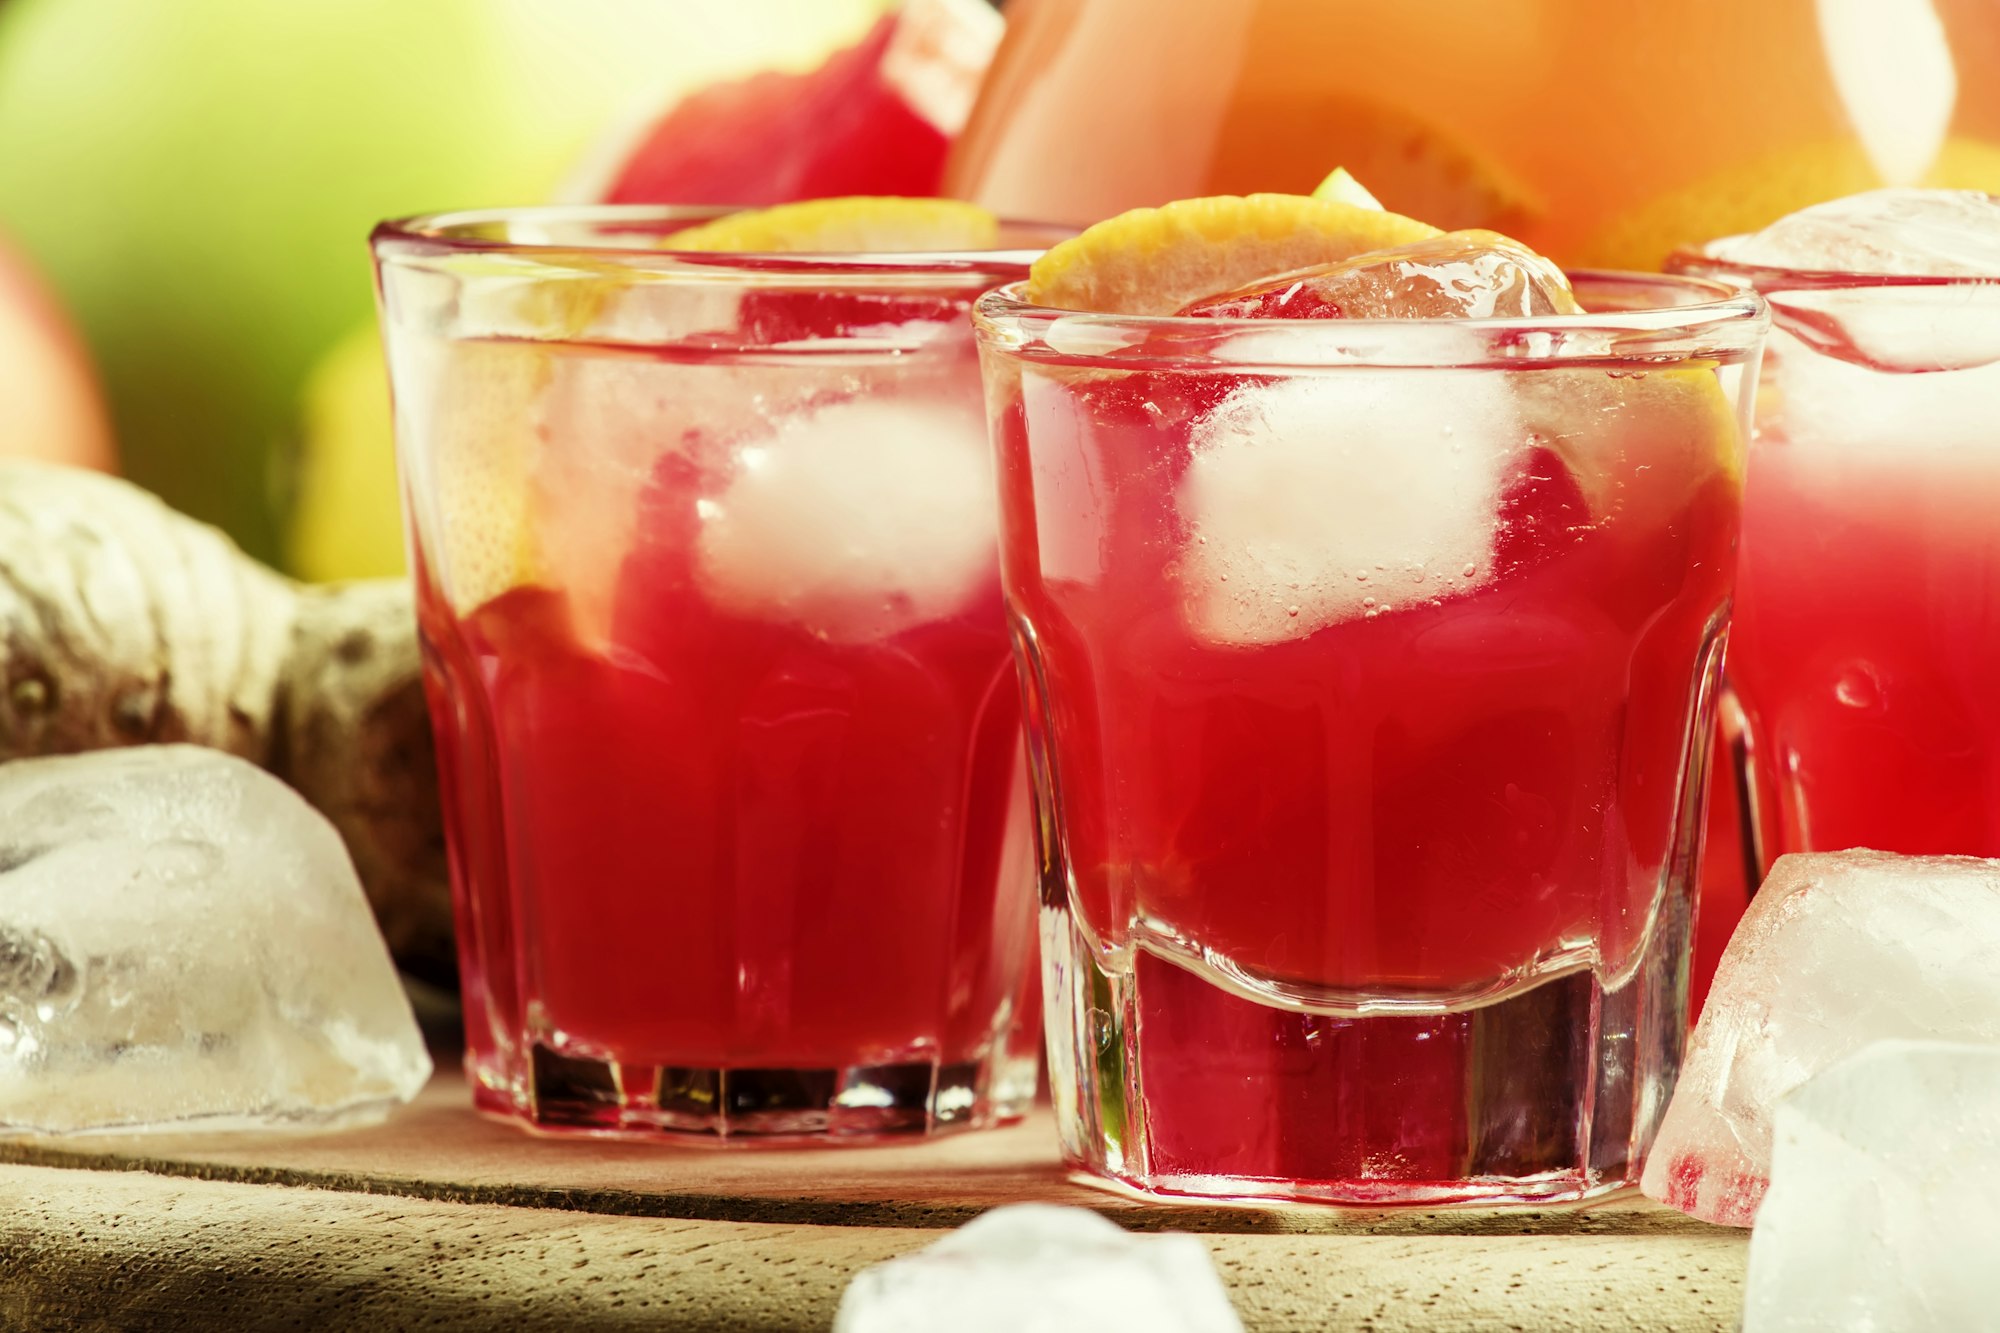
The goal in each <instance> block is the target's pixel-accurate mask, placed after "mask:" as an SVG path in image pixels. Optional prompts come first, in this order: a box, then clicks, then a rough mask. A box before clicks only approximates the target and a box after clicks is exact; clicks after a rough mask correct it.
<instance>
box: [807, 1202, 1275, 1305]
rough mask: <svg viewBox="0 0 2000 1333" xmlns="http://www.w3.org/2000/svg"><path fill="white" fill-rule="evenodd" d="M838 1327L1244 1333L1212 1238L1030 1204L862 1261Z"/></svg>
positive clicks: (1077, 1210)
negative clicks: (1136, 1230)
mask: <svg viewBox="0 0 2000 1333" xmlns="http://www.w3.org/2000/svg"><path fill="white" fill-rule="evenodd" d="M833 1327H834V1333H933V1331H934V1330H937V1329H951V1330H953V1333H1044V1331H1045V1330H1046V1333H1057V1331H1058V1330H1069V1329H1088V1330H1091V1333H1127V1331H1128V1330H1129V1333H1241V1330H1242V1327H1243V1325H1242V1323H1241V1322H1240V1321H1239V1320H1238V1319H1237V1318H1236V1312H1235V1310H1234V1309H1232V1308H1231V1306H1230V1304H1229V1296H1228V1294H1227V1293H1226V1292H1224V1291H1223V1289H1222V1281H1221V1279H1220V1278H1218V1277H1217V1276H1216V1273H1215V1264H1214V1262H1213V1260H1211V1259H1210V1258H1209V1254H1208V1248H1207V1247H1206V1246H1205V1245H1203V1244H1202V1243H1201V1242H1200V1241H1199V1240H1197V1239H1196V1238H1195V1237H1193V1236H1187V1235H1181V1234H1178V1233H1174V1232H1168V1233H1165V1234H1155V1235H1136V1234H1133V1233H1131V1232H1128V1231H1126V1230H1124V1229H1123V1228H1122V1227H1120V1226H1118V1225H1117V1224H1116V1223H1113V1222H1111V1221H1108V1220H1107V1219H1105V1218H1103V1217H1101V1216H1099V1215H1098V1214H1096V1213H1094V1212H1091V1211H1089V1210H1088V1209H1084V1208H1063V1207H1058V1206H1056V1205H1054V1204H1043V1203H1021V1204H1013V1205H1010V1206H1009V1207H1005V1208H996V1209H994V1210H993V1211H992V1212H989V1213H984V1214H981V1215H980V1216H979V1217H977V1218H974V1219H973V1220H972V1221H971V1222H968V1223H967V1224H966V1225H965V1226H963V1227H960V1228H959V1229H958V1230H957V1231H954V1232H952V1233H951V1234H949V1235H947V1236H946V1237H945V1238H944V1239H943V1240H940V1241H938V1242H937V1243H936V1244H935V1245H931V1246H929V1247H927V1248H925V1249H922V1250H918V1251H917V1252H916V1253H914V1254H906V1255H903V1256H902V1257H900V1258H896V1259H891V1260H889V1261H888V1262H887V1263H884V1264H878V1265H876V1266H875V1267H873V1268H869V1269H865V1270H863V1271H862V1272H861V1273H860V1274H859V1275H857V1276H856V1277H855V1279H854V1281H853V1283H852V1284H851V1285H850V1286H849V1287H848V1289H847V1291H846V1292H845V1293H844V1294H843V1295H842V1296H841V1299H840V1310H839V1313H838V1314H837V1315H835V1317H834V1323H833Z"/></svg>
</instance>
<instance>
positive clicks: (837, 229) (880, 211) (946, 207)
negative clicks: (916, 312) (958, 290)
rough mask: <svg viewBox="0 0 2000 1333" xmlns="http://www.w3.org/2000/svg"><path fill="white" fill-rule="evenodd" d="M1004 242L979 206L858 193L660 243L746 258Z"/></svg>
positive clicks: (747, 216) (736, 217)
mask: <svg viewBox="0 0 2000 1333" xmlns="http://www.w3.org/2000/svg"><path fill="white" fill-rule="evenodd" d="M999 238H1000V223H999V220H998V219H997V218H995V217H994V216H993V215H992V214H991V213H989V212H987V211H986V210H985V209H983V208H981V207H979V206H978V205H977V204H968V203H964V202H962V201H960V200H957V199H904V198H899V197H894V196H872V195H853V196H849V197H846V198H841V199H810V200H807V201H806V202H805V203H801V204H780V205H778V206H777V207H776V208H760V209H757V210H755V211H753V212H748V213H731V214H730V215H729V216H728V217H723V218H717V219H716V220H715V221H713V222H705V223H703V224H702V225H700V226H698V227H690V228H688V229H687V230H686V231H677V232H675V233H674V234H673V235H671V236H668V237H666V238H665V239H664V240H663V241H662V242H661V248H662V249H667V250H710V251H712V250H732V251H737V252H739V253H743V254H799V253H818V254H845V253H857V252H866V251H871V250H880V251H884V252H888V253H896V252H910V251H928V250H990V249H992V248H993V247H994V245H995V244H997V243H998V241H999Z"/></svg>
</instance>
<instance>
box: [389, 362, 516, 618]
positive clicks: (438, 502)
mask: <svg viewBox="0 0 2000 1333" xmlns="http://www.w3.org/2000/svg"><path fill="white" fill-rule="evenodd" d="M422 354H423V355H425V356H427V357H428V356H436V357H437V358H438V360H437V362H436V364H435V365H434V366H433V367H431V368H429V369H428V370H427V371H423V372H421V373H420V371H419V368H418V367H415V366H413V367H411V368H410V371H408V372H403V373H402V374H401V378H400V379H399V380H398V385H397V387H398V389H399V390H402V389H404V386H405V385H406V384H407V385H414V386H418V387H417V388H416V389H415V390H414V391H405V392H403V393H402V395H401V397H400V398H399V401H398V404H397V406H398V407H399V408H402V409H403V411H405V412H406V413H408V414H409V416H410V418H411V423H410V424H411V427H412V428H413V429H414V430H416V431H417V433H418V439H419V441H420V442H421V445H422V452H424V453H426V454H428V455H429V458H430V467H431V469H432V470H433V473H434V475H433V476H432V478H431V480H430V483H429V485H428V486H420V487H418V488H416V489H417V491H418V493H419V494H421V493H423V492H424V491H426V490H427V491H428V492H429V493H430V494H431V496H432V497H433V498H432V500H431V504H432V506H433V510H432V514H433V516H434V521H435V523H436V525H437V528H436V532H435V534H434V540H435V544H436V549H437V550H438V551H439V552H440V553H441V554H442V556H443V559H442V561H440V562H438V563H439V564H440V565H441V566H442V567H441V568H439V569H436V570H434V571H433V573H434V574H435V575H437V576H438V577H439V579H440V581H441V582H442V583H443V585H444V590H445V595H446V598H447V600H448V601H449V602H450V604H451V607H452V609H453V610H454V611H456V612H457V613H458V614H459V615H462V616H463V615H470V614H471V613H472V612H473V611H474V610H476V609H477V608H478V607H479V606H481V605H482V604H483V603H485V602H488V601H491V600H492V599H493V598H495V597H498V596H499V595H500V594H501V593H503V592H506V591H507V590H508V589H509V588H514V587H519V586H522V585H525V584H531V583H537V582H546V581H548V579H549V577H550V575H549V571H548V570H546V569H545V568H543V565H544V563H545V562H544V561H543V559H542V558H541V550H540V545H539V542H538V540H537V535H536V532H535V525H534V524H533V522H532V514H531V512H530V511H531V503H530V501H531V492H530V482H529V478H530V477H531V476H532V475H533V473H534V471H535V469H536V466H537V464H538V463H539V462H540V460H541V455H542V432H541V419H542V400H543V397H544V395H545V394H546V392H547V389H548V386H549V381H550V378H551V374H552V370H553V362H552V360H551V358H550V356H549V354H548V353H547V352H546V351H545V350H543V349H542V348H540V347H538V346H536V345H535V344H533V343H525V342H520V343H508V342H462V343H451V344H442V345H437V346H435V347H434V348H426V349H425V351H424V353H422ZM404 355H405V356H406V357H408V356H409V355H410V353H409V352H405V354H404Z"/></svg>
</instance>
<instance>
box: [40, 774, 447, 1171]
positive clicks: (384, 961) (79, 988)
mask: <svg viewBox="0 0 2000 1333" xmlns="http://www.w3.org/2000/svg"><path fill="white" fill-rule="evenodd" d="M430 1072H431V1061H430V1057H429V1056H428V1055H427V1054H426V1053H425V1051H424V1045H423V1040H422V1038H421V1037H420V1036H419V1034H418V1031H417V1025H416V1020H415V1019H414V1017H413V1016H412V1015H411V1011H410V1004H409V1000H408V999H407V997H406V996H405V995H404V993H403V990H402V987H401V986H400V985H399V984H398V982H397V979H396V971H395V967H394V965H393V964H391V963H390V961H389V953H388V950H387V948H386V947H385V946H384V945H383V943H382V937H381V935H380V934H379V933H378V932H377V930H376V927H375V920H374V917H373V916H372V915H371V914H370V912H369V910H368V904H367V901H366V900H365V899H364V898H363V897H362V893H361V884H360V881H359V880H358V879H357V878H356V877H355V873H354V866H353V864H352V862H351V861H350V860H349V859H348V855H347V849H346V848H345V847H344V846H343V845H342V844H341V841H340V837H339V835H338V834H337V833H335V832H334V829H333V826H332V825H331V824H329V823H328V822H327V821H326V819H325V818H324V817H323V816H321V815H320V814H319V813H318V812H317V811H315V810H313V809H312V808H311V807H310V806H308V805H307V804H306V803H305V801H304V799H303V798H301V797H300V796H299V795H298V794H297V793H296V792H294V791H293V790H292V789H291V788H289V787H287V786H286V785H285V784H284V783H282V782H280V781H278V780H277V779H276V778H274V777H271V776H270V775H269V774H267V773H265V772H263V771H262V770H260V769H258V768H256V767H254V766H252V765H250V764H248V763H245V762H244V761H242V760H240V759H237V758H234V757H232V756H230V755H226V754H223V753H221V752H219V751H215V750H204V749H200V748H198V747H195V746H191V745H167V746H145V747H139V748H135V749H126V750H109V751H104V752H101V753H97V754H88V755H78V756H72V757H64V758H53V759H24V760H17V761H15V762H13V763H9V764H6V765H4V766H0V1133H50V1134H54V1133H69V1132H76V1131H85V1130H111V1129H116V1130H121V1131H134V1130H159V1129H178V1128H189V1127H199V1128H210V1127H216V1128H235V1127H250V1126H262V1125H289V1124H299V1123H350V1122H361V1121H365V1120H370V1119H377V1118H380V1117H381V1116H382V1115H384V1114H386V1113H387V1111H388V1110H389V1109H390V1108H391V1107H392V1106H393V1105H395V1104H396V1103H398V1102H403V1101H408V1100H409V1099H410V1098H411V1097H413V1096H415V1095H416V1093H417V1091H418V1089H420V1088H421V1087H422V1086H423V1084H424V1080H425V1079H426V1078H428V1077H429V1076H430Z"/></svg>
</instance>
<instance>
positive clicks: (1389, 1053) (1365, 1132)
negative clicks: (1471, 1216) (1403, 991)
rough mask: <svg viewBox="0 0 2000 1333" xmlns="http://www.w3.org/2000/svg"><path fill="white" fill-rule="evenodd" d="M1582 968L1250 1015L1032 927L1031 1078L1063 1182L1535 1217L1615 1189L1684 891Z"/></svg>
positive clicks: (1669, 1078)
mask: <svg viewBox="0 0 2000 1333" xmlns="http://www.w3.org/2000/svg"><path fill="white" fill-rule="evenodd" d="M1669 898H1670V902H1672V903H1673V905H1674V907H1675V908H1677V909H1678V910H1670V911H1668V912H1666V913H1665V914H1664V915H1663V918H1662V919H1660V920H1658V921H1656V922H1655V929H1654V930H1653V932H1652V933H1651V937H1650V940H1649V945H1648V948H1647V950H1646V953H1645V956H1644V957H1642V958H1641V959H1639V960H1638V964H1639V965H1638V966H1637V967H1636V968H1631V967H1627V968H1625V969H1623V970H1622V972H1621V975H1620V976H1619V977H1618V978H1617V979H1616V980H1617V984H1616V985H1615V986H1607V985H1606V984H1605V978H1604V977H1603V976H1601V975H1600V974H1599V973H1596V972H1593V971H1591V970H1588V969H1584V970H1577V971H1571V972H1568V973H1565V974H1563V975H1560V976H1555V977H1551V978H1548V979H1545V980H1542V981H1541V982H1539V983H1538V984H1535V985H1532V986H1530V987H1528V988H1526V989H1522V990H1517V991H1515V992H1513V993H1511V994H1509V995H1508V996H1506V997H1505V998H1502V999H1500V1000H1497V1001H1494V1002H1491V1003H1485V1004H1480V1005H1478V1006H1477V1007H1471V1008H1464V1009H1459V1010H1455V1011H1454V1010H1448V1009H1440V1011H1439V1012H1436V1013H1408V1012H1402V1013H1395V1014H1387V1015H1385V1014H1368V1015H1365V1016H1358V1015H1354V1014H1335V1013H1327V1012H1310V1011H1304V1010H1300V1009H1292V1008H1282V1007H1277V1006H1274V1005H1271V1004H1268V1003H1259V1002H1258V1001H1256V1000H1253V999H1249V998H1246V997H1245V996H1244V995H1242V994H1240V993H1238V992H1235V991H1231V990H1226V989H1224V988H1222V987H1220V986H1218V985H1217V984H1215V981H1214V980H1213V979H1211V978H1209V977H1206V976H1203V975H1200V974H1198V973H1197V972H1196V971H1194V970H1192V969H1190V968H1189V967H1187V966H1185V965H1183V964H1182V963H1178V962H1174V961H1170V960H1168V959H1166V958H1164V957H1160V956H1157V955H1154V954H1151V953H1148V952H1146V951H1145V950H1144V949H1134V950H1133V951H1132V952H1131V953H1130V954H1128V955H1127V956H1126V957H1125V958H1123V959H1117V960H1115V961H1113V962H1106V961H1105V960H1103V959H1102V958H1101V957H1100V955H1099V954H1098V953H1097V952H1096V951H1094V950H1093V949H1092V948H1091V947H1090V945H1089V943H1088V941H1087V940H1086V939H1085V937H1084V936H1083V935H1082V934H1081V933H1080V932H1078V931H1076V930H1074V929H1073V928H1072V924H1071V920H1070V918H1069V915H1068V913H1067V912H1066V911H1064V910H1062V909H1061V908H1052V909H1048V910H1045V911H1044V913H1043V949H1044V950H1045V957H1046V958H1047V960H1048V965H1047V971H1046V983H1047V987H1048V990H1047V994H1046V996H1045V998H1046V1002H1047V1012H1048V1038H1049V1061H1050V1083H1051V1086H1052V1090H1053V1093H1054V1097H1055V1103H1056V1112H1057V1120H1058V1123H1059V1126H1060V1129H1061V1133H1062V1139H1063V1150H1064V1153H1065V1155H1066V1157H1067V1158H1068V1159H1069V1161H1070V1162H1071V1163H1072V1164H1073V1165H1074V1166H1076V1167H1079V1168H1081V1169H1082V1170H1084V1171H1086V1172H1089V1173H1091V1174H1094V1175H1096V1176H1099V1177H1101V1178H1103V1179H1104V1180H1105V1181H1106V1182H1109V1183H1112V1184H1114V1185H1122V1186H1126V1187H1129V1188H1132V1189H1137V1190H1142V1191H1145V1192H1147V1193H1152V1194H1164V1195H1186V1196H1195V1197H1200V1198H1212V1199H1246V1200H1251V1199H1272V1200H1309V1201H1319V1202H1327V1203H1340V1204H1351V1205H1357V1206H1382V1205H1395V1204H1410V1205H1429V1206H1435V1205H1439V1204H1451V1203H1488V1204H1495V1203H1527V1204H1544V1203H1553V1202H1563V1201H1571V1200H1578V1199H1585V1198H1590V1197H1593V1196H1595V1195H1599V1194H1604V1193H1608V1192H1610V1191H1613V1190H1617V1189H1621V1188H1624V1187H1625V1186H1628V1185H1632V1184H1636V1183H1637V1181H1638V1178H1639V1172H1640V1169H1641V1166H1642V1158H1643V1154H1644V1151H1645V1149H1646V1147H1647V1146H1648V1145H1649V1144H1650V1142H1651V1140H1652V1136H1653V1132H1654V1130H1655V1128H1656V1127H1657V1124H1658V1121H1659V1118H1660V1115H1661V1114H1662V1113H1663V1112H1664V1110H1665V1107H1666V1101H1667V1098H1668V1096H1669V1094H1670V1093H1671V1091H1672V1087H1673V1080H1674V1077H1675V1075H1676V1073H1677V1072H1678V1070H1679V1067H1680V1060H1681V1053H1682V1047H1683V1044H1684V1040H1685V1014H1686V986H1687V971H1686V957H1687V955H1686V947H1685V946H1686V931H1687V926H1688V914H1687V911H1686V895H1685V894H1675V895H1670V896H1669Z"/></svg>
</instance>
